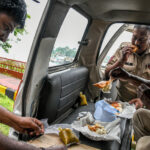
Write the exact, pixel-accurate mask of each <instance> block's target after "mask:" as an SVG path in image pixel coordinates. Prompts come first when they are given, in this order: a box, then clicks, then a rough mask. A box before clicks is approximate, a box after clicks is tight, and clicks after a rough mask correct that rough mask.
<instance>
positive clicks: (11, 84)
mask: <svg viewBox="0 0 150 150" xmlns="http://www.w3.org/2000/svg"><path fill="white" fill-rule="evenodd" d="M20 81H21V80H20V79H17V78H14V77H11V76H7V75H4V74H0V85H3V86H5V87H7V88H10V89H13V90H17V89H18V86H19V83H20Z"/></svg>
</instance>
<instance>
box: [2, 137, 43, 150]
mask: <svg viewBox="0 0 150 150" xmlns="http://www.w3.org/2000/svg"><path fill="white" fill-rule="evenodd" d="M0 149H1V150H41V149H40V148H36V147H34V146H32V145H29V144H26V143H24V142H18V141H15V140H13V139H11V138H8V137H6V136H4V135H2V134H0Z"/></svg>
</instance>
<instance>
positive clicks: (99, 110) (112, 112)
mask: <svg viewBox="0 0 150 150" xmlns="http://www.w3.org/2000/svg"><path fill="white" fill-rule="evenodd" d="M116 113H119V111H118V110H117V109H115V108H114V107H112V106H111V105H109V104H108V103H107V102H106V101H105V100H100V101H98V102H97V103H96V104H95V112H94V118H95V119H96V120H99V121H102V122H111V121H114V120H115V119H117V116H116Z"/></svg>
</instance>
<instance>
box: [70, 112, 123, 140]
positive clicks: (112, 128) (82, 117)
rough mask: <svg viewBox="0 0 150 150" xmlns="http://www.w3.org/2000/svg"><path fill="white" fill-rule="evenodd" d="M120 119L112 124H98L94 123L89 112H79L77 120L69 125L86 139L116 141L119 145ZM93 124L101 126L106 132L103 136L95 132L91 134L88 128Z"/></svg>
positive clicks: (97, 122) (98, 122)
mask: <svg viewBox="0 0 150 150" xmlns="http://www.w3.org/2000/svg"><path fill="white" fill-rule="evenodd" d="M120 122H121V120H120V118H118V119H116V120H115V121H112V122H100V121H95V120H94V118H93V116H92V114H91V113H90V112H81V113H79V116H78V118H77V121H74V122H73V123H72V124H71V127H72V128H73V129H75V130H76V131H79V132H81V133H82V134H83V135H84V136H86V137H87V138H89V139H91V140H94V141H101V140H103V141H112V140H116V141H117V142H119V143H120V141H121V140H120V137H121V128H120ZM94 124H96V125H97V124H98V125H101V126H103V128H104V129H105V130H106V133H105V134H98V133H97V132H93V131H91V130H90V128H89V126H92V125H94Z"/></svg>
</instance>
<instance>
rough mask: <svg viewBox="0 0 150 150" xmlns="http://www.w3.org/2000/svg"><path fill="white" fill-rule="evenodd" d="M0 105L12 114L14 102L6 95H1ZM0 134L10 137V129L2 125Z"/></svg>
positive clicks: (0, 125)
mask: <svg viewBox="0 0 150 150" xmlns="http://www.w3.org/2000/svg"><path fill="white" fill-rule="evenodd" d="M0 105H1V106H3V107H5V108H6V109H8V110H9V111H11V112H12V111H13V105H14V101H13V100H12V99H10V98H8V97H7V96H6V95H3V94H2V93H0ZM0 132H1V133H3V134H4V135H8V133H9V127H8V126H6V125H4V124H1V123H0Z"/></svg>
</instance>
